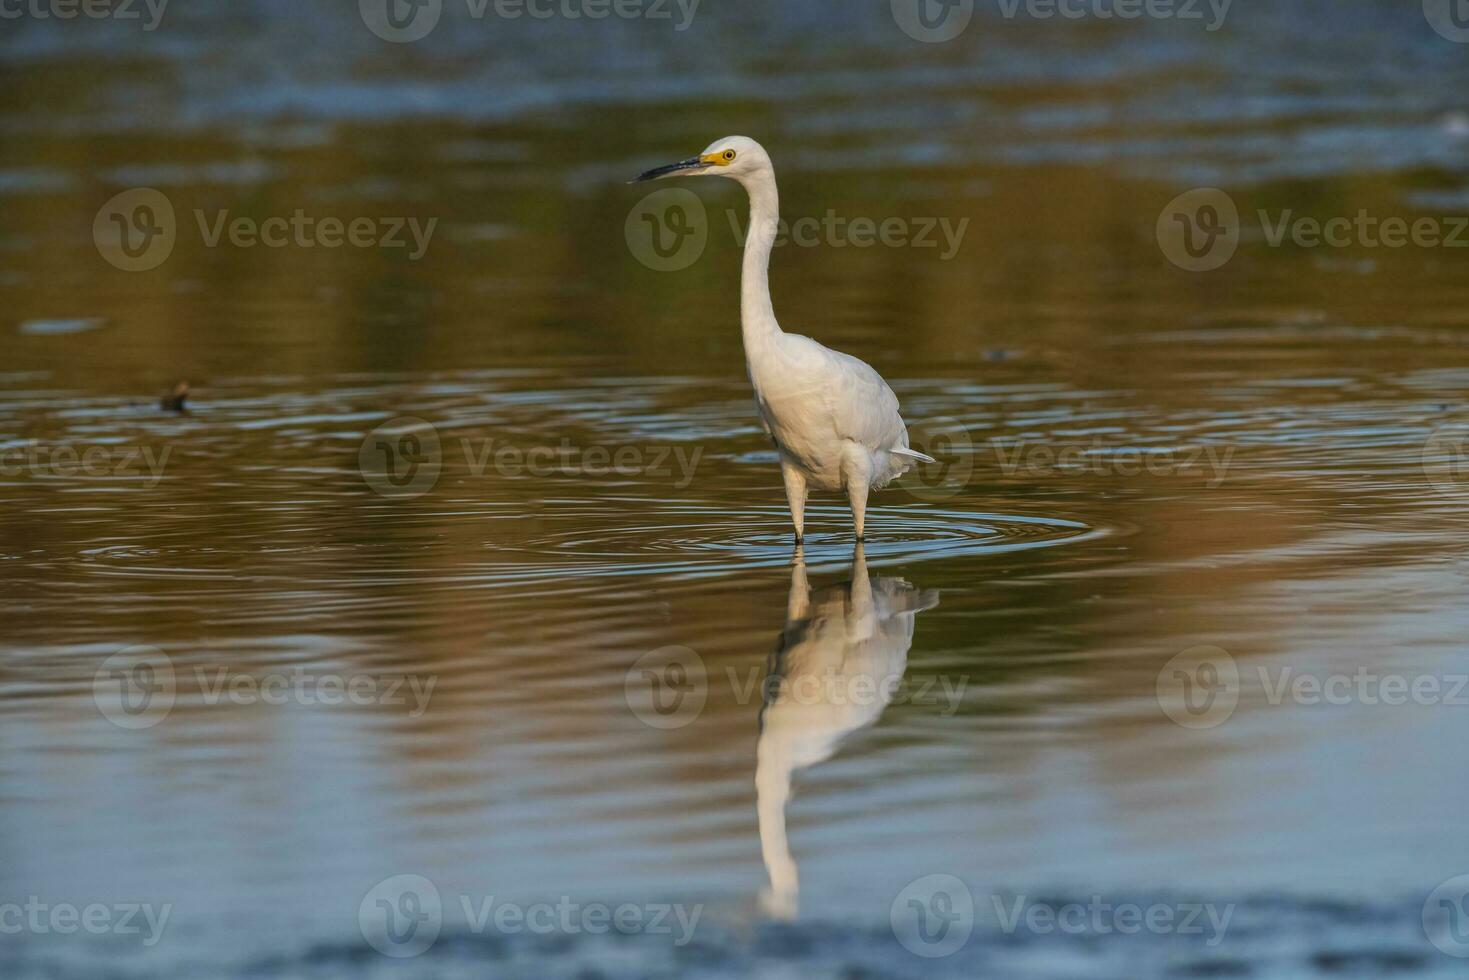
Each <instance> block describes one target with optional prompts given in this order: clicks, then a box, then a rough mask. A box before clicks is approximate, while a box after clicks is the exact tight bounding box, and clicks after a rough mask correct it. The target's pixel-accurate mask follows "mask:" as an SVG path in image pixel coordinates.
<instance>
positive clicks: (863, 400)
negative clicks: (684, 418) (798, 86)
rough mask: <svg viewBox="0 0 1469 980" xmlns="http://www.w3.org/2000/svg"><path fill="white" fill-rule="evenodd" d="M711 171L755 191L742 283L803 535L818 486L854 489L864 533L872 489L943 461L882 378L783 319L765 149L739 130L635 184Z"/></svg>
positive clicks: (765, 397) (769, 415)
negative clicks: (777, 301) (924, 447)
mask: <svg viewBox="0 0 1469 980" xmlns="http://www.w3.org/2000/svg"><path fill="white" fill-rule="evenodd" d="M703 175H709V176H716V177H727V178H729V179H731V180H736V181H739V183H740V184H742V185H743V186H744V188H745V191H746V192H747V193H748V194H749V196H750V223H749V234H748V235H747V237H746V239H745V260H744V269H743V273H742V276H741V286H740V327H741V332H742V334H743V336H744V344H745V366H746V368H747V369H748V371H749V374H750V383H751V385H752V386H753V387H754V389H755V405H756V407H757V408H758V409H759V411H760V418H761V421H762V422H763V423H764V426H765V431H766V433H767V434H768V435H769V436H770V438H771V440H772V441H773V442H774V443H775V448H776V450H777V451H778V452H779V454H780V470H781V475H782V476H783V477H784V478H785V490H786V499H787V501H788V502H789V503H790V507H791V522H792V523H793V524H795V526H796V541H797V542H800V541H801V539H802V538H803V537H804V536H805V510H806V495H807V492H808V490H809V489H810V488H812V487H814V488H816V489H818V490H827V491H833V492H838V493H840V492H842V491H846V494H847V499H848V500H849V501H850V502H851V504H852V519H853V521H854V522H855V524H856V530H857V538H858V540H861V539H862V538H863V537H864V526H865V523H866V511H867V492H868V490H870V489H877V488H881V487H883V486H885V485H887V484H888V483H890V482H891V481H893V480H895V479H897V478H898V477H900V476H902V475H903V474H904V473H906V472H907V471H908V470H909V469H911V468H912V467H913V466H914V465H915V463H916V462H920V461H921V462H925V463H932V462H934V460H933V459H932V458H931V457H929V456H925V455H924V454H923V453H920V452H917V451H915V450H913V449H910V448H909V447H908V429H907V427H906V426H905V425H904V424H903V418H902V416H901V415H899V414H898V398H897V396H896V395H894V394H893V389H892V388H890V387H888V384H887V382H886V381H884V380H883V379H882V375H880V374H878V373H877V372H876V371H875V370H873V369H872V367H871V366H870V365H868V364H867V363H866V362H864V361H862V360H860V359H858V358H855V357H853V356H851V355H850V354H843V353H841V352H840V351H834V350H832V349H831V348H829V347H826V346H823V345H822V344H819V343H817V342H816V341H814V340H812V339H811V338H810V337H803V336H800V335H799V334H790V333H786V332H785V331H783V330H781V328H780V324H779V323H777V322H776V319H775V309H774V307H773V306H772V305H771V302H770V279H769V269H770V250H771V248H772V247H774V245H775V238H776V234H777V226H778V223H779V218H780V200H779V195H778V194H777V192H776V188H775V168H774V167H773V166H772V165H771V163H770V156H769V155H768V154H767V153H766V152H765V148H764V147H762V146H761V145H760V144H759V143H757V142H755V141H754V140H752V139H749V138H748V137H745V136H730V137H727V138H725V139H722V140H716V141H715V142H713V143H711V144H710V145H709V148H708V149H706V150H705V151H704V152H703V153H700V154H699V155H698V156H696V157H690V158H689V159H687V160H683V161H681V162H679V163H673V164H669V165H668V166H666V167H657V168H655V169H653V170H649V171H647V172H645V173H642V174H639V175H638V176H637V178H635V181H634V182H637V181H643V180H657V179H660V178H664V177H691V176H703Z"/></svg>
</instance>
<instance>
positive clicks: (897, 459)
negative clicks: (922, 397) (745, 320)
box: [749, 333, 914, 492]
mask: <svg viewBox="0 0 1469 980" xmlns="http://www.w3.org/2000/svg"><path fill="white" fill-rule="evenodd" d="M773 346H774V348H775V349H774V350H768V349H762V352H763V353H765V354H766V355H767V356H765V357H762V358H761V359H760V361H758V362H756V361H754V360H751V361H750V363H749V369H750V383H751V385H752V386H753V387H754V389H755V405H756V407H757V408H758V409H759V411H760V418H761V420H762V421H763V422H764V423H765V430H766V432H768V433H769V434H770V438H771V440H772V441H773V442H774V443H775V446H776V449H777V450H779V451H780V455H781V459H782V463H783V464H785V465H790V466H794V467H796V468H797V469H799V470H800V472H801V475H802V476H804V477H805V479H806V482H807V484H808V485H809V486H812V487H814V488H816V489H818V490H827V491H833V492H842V491H845V490H846V489H847V480H848V479H849V478H853V479H857V478H860V479H864V480H866V482H867V486H868V487H869V488H872V489H877V488H879V487H884V486H886V485H887V484H889V483H891V482H892V481H893V480H895V479H897V478H898V477H900V476H902V475H903V474H904V473H905V472H907V471H908V469H909V468H910V467H912V466H913V465H914V460H913V459H912V458H911V457H904V456H899V455H895V454H893V453H891V452H889V451H888V450H889V449H893V448H900V449H906V448H907V447H908V429H907V427H906V426H905V425H904V424H903V419H902V416H900V415H899V414H898V398H897V396H896V395H894V394H893V390H892V389H891V388H889V387H888V384H887V382H886V381H884V380H883V379H882V376H881V375H879V374H878V373H877V372H876V371H874V370H873V369H872V368H871V367H869V366H868V365H867V364H866V363H865V362H863V361H860V360H858V359H857V358H855V357H852V356H851V355H850V354H843V353H841V352H840V351H834V350H832V349H830V348H828V347H825V346H823V345H821V344H819V343H817V342H816V341H814V340H812V339H811V338H810V337H802V336H800V335H798V334H788V333H782V335H781V336H780V337H779V338H777V339H776V340H775V343H774V345H773Z"/></svg>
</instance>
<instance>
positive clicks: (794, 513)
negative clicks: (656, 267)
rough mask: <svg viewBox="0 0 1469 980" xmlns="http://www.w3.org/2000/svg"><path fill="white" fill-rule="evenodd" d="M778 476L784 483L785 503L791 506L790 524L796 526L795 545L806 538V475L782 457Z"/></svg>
mask: <svg viewBox="0 0 1469 980" xmlns="http://www.w3.org/2000/svg"><path fill="white" fill-rule="evenodd" d="M780 475H781V476H782V477H784V478H785V482H786V502H787V503H789V504H790V505H791V523H792V524H794V525H796V543H797V544H800V543H801V541H802V539H804V538H805V536H806V475H805V474H804V473H802V472H801V471H800V470H799V469H797V468H796V465H795V464H794V463H792V462H791V461H790V460H788V459H786V458H785V457H784V456H781V458H780Z"/></svg>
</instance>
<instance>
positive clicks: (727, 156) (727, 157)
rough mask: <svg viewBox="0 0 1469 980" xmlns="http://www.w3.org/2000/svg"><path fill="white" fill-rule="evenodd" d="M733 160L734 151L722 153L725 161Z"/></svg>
mask: <svg viewBox="0 0 1469 980" xmlns="http://www.w3.org/2000/svg"><path fill="white" fill-rule="evenodd" d="M734 158H735V151H734V150H725V151H724V159H725V160H733V159H734Z"/></svg>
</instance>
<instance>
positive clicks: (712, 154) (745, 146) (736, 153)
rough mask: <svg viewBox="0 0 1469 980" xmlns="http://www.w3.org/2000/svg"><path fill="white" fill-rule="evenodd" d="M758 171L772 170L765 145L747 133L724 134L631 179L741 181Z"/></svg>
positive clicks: (772, 171) (759, 172) (770, 171)
mask: <svg viewBox="0 0 1469 980" xmlns="http://www.w3.org/2000/svg"><path fill="white" fill-rule="evenodd" d="M758 174H774V168H773V167H772V166H771V165H770V157H769V155H767V154H766V152H765V147H763V146H761V145H760V144H759V143H756V142H755V141H754V140H752V139H750V138H749V137H748V136H726V137H725V138H724V139H721V140H715V141H714V142H713V143H710V144H709V146H708V148H707V149H705V150H704V152H703V153H700V154H699V155H698V156H696V157H689V158H688V159H687V160H680V161H679V162H678V163H670V164H668V165H667V166H663V167H654V168H653V169H652V170H648V171H645V172H643V173H640V174H638V175H637V176H636V177H634V178H633V180H632V182H633V183H637V182H638V181H642V180H661V179H662V178H664V177H728V178H730V179H731V180H738V181H739V182H740V183H744V182H745V181H746V180H748V179H750V178H751V177H753V176H756V175H758Z"/></svg>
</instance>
